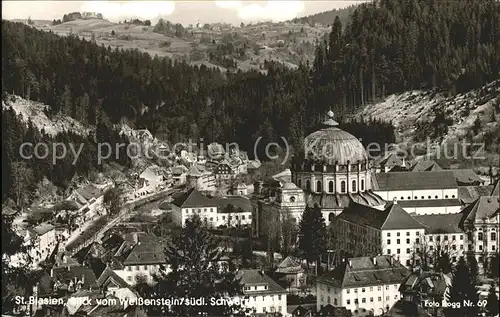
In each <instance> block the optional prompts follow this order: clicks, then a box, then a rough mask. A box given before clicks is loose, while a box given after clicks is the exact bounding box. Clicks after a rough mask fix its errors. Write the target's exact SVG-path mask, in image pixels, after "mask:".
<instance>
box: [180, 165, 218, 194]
mask: <svg viewBox="0 0 500 317" xmlns="http://www.w3.org/2000/svg"><path fill="white" fill-rule="evenodd" d="M186 182H187V183H188V185H189V186H190V187H192V188H196V189H197V190H199V191H208V192H211V191H215V190H216V189H217V187H216V185H217V182H216V179H215V175H214V174H212V173H211V172H208V171H206V170H204V169H202V168H201V167H199V166H198V165H197V164H192V165H191V167H190V168H189V170H188V172H187V175H186Z"/></svg>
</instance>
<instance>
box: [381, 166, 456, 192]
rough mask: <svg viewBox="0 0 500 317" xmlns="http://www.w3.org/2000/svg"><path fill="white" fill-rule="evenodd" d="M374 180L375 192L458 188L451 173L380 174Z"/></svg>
mask: <svg viewBox="0 0 500 317" xmlns="http://www.w3.org/2000/svg"><path fill="white" fill-rule="evenodd" d="M372 180H373V183H374V184H373V189H374V190H375V191H377V190H418V189H424V190H425V189H449V188H457V182H456V180H455V175H454V174H453V172H451V171H436V172H390V173H378V174H375V177H373V178H372Z"/></svg>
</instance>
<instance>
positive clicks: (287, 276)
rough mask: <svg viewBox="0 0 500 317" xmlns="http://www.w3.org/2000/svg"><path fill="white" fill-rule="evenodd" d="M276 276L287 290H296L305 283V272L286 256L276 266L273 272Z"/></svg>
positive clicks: (298, 262) (297, 263)
mask: <svg viewBox="0 0 500 317" xmlns="http://www.w3.org/2000/svg"><path fill="white" fill-rule="evenodd" d="M275 273H276V274H278V276H281V277H282V278H283V279H284V280H285V283H286V284H287V286H288V287H289V288H294V289H298V288H300V287H301V286H302V285H304V284H305V283H306V275H305V270H304V268H303V267H302V265H301V264H300V261H296V260H295V259H293V258H292V257H291V256H287V257H286V258H285V259H284V260H283V261H281V263H280V264H279V265H278V268H277V269H276V271H275Z"/></svg>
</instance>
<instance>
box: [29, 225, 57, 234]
mask: <svg viewBox="0 0 500 317" xmlns="http://www.w3.org/2000/svg"><path fill="white" fill-rule="evenodd" d="M55 229H56V227H55V226H54V225H52V224H50V223H48V222H42V223H41V224H39V225H38V226H36V227H34V228H31V229H30V230H31V231H32V233H34V234H36V235H38V236H42V235H44V234H46V233H47V232H49V231H52V230H55Z"/></svg>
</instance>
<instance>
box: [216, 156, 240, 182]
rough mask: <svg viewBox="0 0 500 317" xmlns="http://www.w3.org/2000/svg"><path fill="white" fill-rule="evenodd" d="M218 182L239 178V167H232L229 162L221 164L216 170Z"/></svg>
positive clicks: (225, 161) (224, 161)
mask: <svg viewBox="0 0 500 317" xmlns="http://www.w3.org/2000/svg"><path fill="white" fill-rule="evenodd" d="M214 174H215V177H216V178H217V180H228V179H233V178H236V177H237V176H238V167H237V166H236V167H235V166H233V165H231V164H230V163H229V162H228V161H227V160H223V161H222V162H220V163H219V164H218V165H217V166H216V167H215V169H214Z"/></svg>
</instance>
